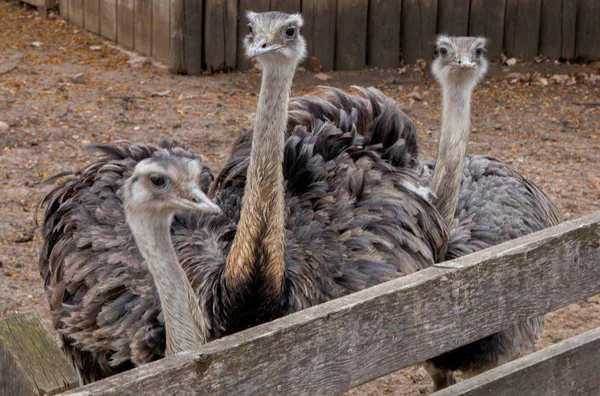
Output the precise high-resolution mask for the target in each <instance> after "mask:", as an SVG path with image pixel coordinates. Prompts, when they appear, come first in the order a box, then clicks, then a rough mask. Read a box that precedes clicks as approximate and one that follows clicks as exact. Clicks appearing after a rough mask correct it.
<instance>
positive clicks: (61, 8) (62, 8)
mask: <svg viewBox="0 0 600 396" xmlns="http://www.w3.org/2000/svg"><path fill="white" fill-rule="evenodd" d="M58 12H59V13H60V16H61V17H62V18H63V19H64V20H65V21H67V22H68V21H69V0H60V1H59V2H58Z"/></svg>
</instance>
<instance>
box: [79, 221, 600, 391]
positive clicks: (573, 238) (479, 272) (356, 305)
mask: <svg viewBox="0 0 600 396" xmlns="http://www.w3.org/2000/svg"><path fill="white" fill-rule="evenodd" d="M599 239H600V212H598V213H596V214H593V215H591V216H587V217H583V218H580V219H577V220H573V221H569V222H565V223H562V224H560V225H558V226H556V227H552V228H549V229H546V230H543V231H540V232H537V233H534V234H530V235H527V236H525V237H522V238H519V239H515V240H513V241H509V242H506V243H503V244H501V245H497V246H494V247H491V248H489V249H485V250H482V251H480V252H477V253H475V254H472V255H468V256H464V257H461V258H459V259H457V260H453V261H449V262H444V263H440V264H439V265H438V266H437V267H433V268H428V269H425V270H422V271H419V272H417V273H414V274H411V275H407V276H404V277H401V278H398V279H395V280H392V281H390V282H386V283H383V284H380V285H377V286H374V287H372V288H369V289H366V290H363V291H360V292H357V293H354V294H351V295H348V296H345V297H342V298H339V299H336V300H333V301H329V302H327V303H324V304H321V305H318V306H315V307H312V308H308V309H306V310H303V311H301V312H298V313H296V314H292V315H289V316H287V317H284V318H281V319H278V320H275V321H273V322H270V323H266V324H264V325H260V326H257V327H254V328H250V329H248V330H245V331H243V332H240V333H236V334H233V335H231V336H228V337H224V338H221V339H218V340H215V341H213V342H210V343H208V344H206V345H203V346H201V347H200V348H198V350H196V351H193V352H189V353H184V354H180V355H177V356H172V357H169V358H166V359H163V360H161V361H158V362H154V363H150V364H147V365H144V366H141V367H139V368H136V369H134V370H131V371H128V372H126V373H123V374H120V375H117V376H114V377H110V378H107V379H105V380H102V381H99V382H96V383H94V384H91V385H89V386H86V387H84V388H81V389H78V390H74V391H71V392H68V393H67V394H70V395H75V394H79V395H87V396H94V395H103V396H108V395H114V396H120V395H122V394H172V393H178V394H211V395H229V394H256V393H264V394H307V395H312V394H334V393H339V392H341V391H345V390H348V389H351V388H353V387H355V386H357V385H360V384H362V383H364V382H366V381H369V380H371V379H374V378H377V377H379V376H381V375H384V374H388V373H390V372H393V371H396V370H397V369H399V368H402V367H406V366H408V365H411V364H414V363H418V362H422V361H424V360H426V359H429V358H432V357H434V356H437V355H439V354H440V353H443V352H446V351H449V350H453V349H455V348H457V347H459V346H461V345H465V344H468V343H470V342H472V341H475V340H478V339H481V338H483V337H485V336H488V335H490V334H492V333H494V332H497V331H500V330H502V329H506V328H508V327H510V326H512V325H515V324H517V323H520V322H522V321H523V320H525V319H526V318H530V317H534V316H537V315H541V314H544V313H546V312H550V311H553V310H555V309H557V308H560V307H563V306H565V305H568V304H570V303H572V302H575V301H579V300H581V299H584V298H587V297H590V296H592V295H595V294H597V293H598V291H599V290H600V266H599V265H598V263H599V262H600V245H599V244H598V240H599ZM499 301H500V302H501V303H499ZM550 374H552V373H550ZM582 374H584V375H585V371H583V372H582ZM166 378H168V380H165V379H166ZM529 380H530V379H529V378H526V381H529ZM517 394H519V393H517ZM522 394H528V393H522Z"/></svg>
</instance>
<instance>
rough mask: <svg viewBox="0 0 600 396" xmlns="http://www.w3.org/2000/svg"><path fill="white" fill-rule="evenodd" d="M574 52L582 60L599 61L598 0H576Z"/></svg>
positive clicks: (599, 21) (599, 23)
mask: <svg viewBox="0 0 600 396" xmlns="http://www.w3.org/2000/svg"><path fill="white" fill-rule="evenodd" d="M573 1H575V0H573ZM575 52H576V56H578V57H581V58H584V59H600V2H598V0H577V38H576V51H575Z"/></svg>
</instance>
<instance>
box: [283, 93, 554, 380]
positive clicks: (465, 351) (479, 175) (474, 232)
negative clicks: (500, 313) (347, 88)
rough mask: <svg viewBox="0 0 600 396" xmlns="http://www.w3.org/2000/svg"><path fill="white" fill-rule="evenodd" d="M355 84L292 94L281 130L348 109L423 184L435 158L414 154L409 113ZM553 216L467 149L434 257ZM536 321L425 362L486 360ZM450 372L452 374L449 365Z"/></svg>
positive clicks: (530, 228) (494, 360) (499, 356)
mask: <svg viewBox="0 0 600 396" xmlns="http://www.w3.org/2000/svg"><path fill="white" fill-rule="evenodd" d="M360 92H361V93H362V96H357V95H350V94H347V93H344V92H342V91H340V90H339V89H335V88H323V89H322V92H321V93H320V95H319V96H305V97H298V98H292V100H291V103H290V116H289V120H288V123H289V127H288V130H289V129H290V128H293V127H297V126H298V125H303V126H307V127H309V126H310V125H314V124H316V123H318V122H322V121H331V122H333V123H336V124H339V123H343V122H344V121H343V120H344V119H346V118H348V117H349V116H348V115H349V114H351V115H352V117H353V118H354V119H356V120H357V124H360V125H363V126H364V141H363V143H362V144H363V146H364V147H369V148H370V149H371V150H373V151H375V152H376V153H378V155H380V156H381V157H382V158H383V159H384V160H385V161H386V162H387V163H388V164H389V165H390V166H392V167H393V169H394V170H403V171H406V170H408V169H411V170H414V171H416V172H418V173H419V174H420V176H419V179H420V183H419V184H415V185H414V188H412V190H414V191H418V190H419V188H421V187H420V186H430V184H431V180H432V176H433V170H434V167H435V164H436V161H435V160H430V161H427V162H422V161H421V160H420V159H419V153H418V146H417V138H416V131H415V129H414V126H413V123H412V122H411V120H410V119H409V117H408V116H407V115H406V114H405V113H403V112H402V111H400V110H399V108H398V105H397V104H396V103H395V102H394V101H393V100H391V99H389V98H387V97H385V95H383V94H382V93H381V92H379V91H377V90H376V89H374V88H369V89H360ZM559 222H560V216H559V214H558V210H557V209H556V207H555V205H554V204H553V203H552V201H551V200H550V199H549V198H548V196H547V195H546V194H545V193H544V192H543V191H542V190H541V189H540V188H539V186H537V185H536V184H535V183H534V182H533V181H531V180H529V179H527V178H525V177H523V176H522V175H520V174H519V173H518V172H516V171H515V170H513V169H512V168H510V167H509V166H507V165H505V164H503V163H502V162H500V161H498V160H497V159H494V158H492V157H489V156H480V155H473V156H468V157H467V158H466V159H465V160H464V170H463V177H462V183H461V185H460V192H459V199H458V206H457V208H456V211H455V214H454V222H453V224H452V227H451V230H450V238H449V241H448V247H447V251H446V253H445V254H444V255H443V256H442V258H441V260H442V261H444V260H450V259H453V258H456V257H460V256H463V255H466V254H469V253H474V252H476V251H479V250H481V249H484V248H486V247H489V246H493V245H496V244H499V243H502V242H506V241H509V240H511V239H515V238H518V237H521V236H524V235H527V234H529V233H532V232H535V231H539V230H542V229H544V228H547V227H551V226H554V225H556V224H558V223H559ZM543 323H544V318H543V317H539V318H532V319H530V320H528V321H526V322H524V323H522V324H521V325H518V326H515V327H513V328H510V329H507V330H506V331H503V332H500V333H496V334H493V335H491V336H489V337H486V338H485V339H482V340H480V341H477V342H474V343H471V344H469V345H466V346H464V347H461V348H458V349H457V350H454V351H451V352H448V353H446V354H443V355H441V356H439V357H437V358H435V359H432V362H433V363H434V365H435V366H436V367H437V368H438V369H440V370H447V371H454V370H464V371H479V370H482V369H486V368H490V367H493V366H495V365H497V364H499V363H501V362H502V361H506V360H510V359H513V358H515V357H517V356H518V355H519V354H520V353H521V351H522V350H524V349H526V348H529V347H531V346H532V345H533V342H534V340H535V339H536V338H537V337H538V336H539V333H540V331H541V328H542V327H543ZM444 374H448V373H444ZM449 380H450V381H453V376H451V373H449Z"/></svg>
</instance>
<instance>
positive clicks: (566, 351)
mask: <svg viewBox="0 0 600 396" xmlns="http://www.w3.org/2000/svg"><path fill="white" fill-rule="evenodd" d="M599 356H600V328H596V329H594V330H590V331H588V332H586V333H583V334H581V335H578V336H576V337H573V338H570V339H568V340H565V341H562V342H560V343H558V344H555V345H552V346H550V347H548V348H545V349H542V350H540V351H538V352H535V353H532V354H531V355H528V356H525V357H522V358H520V359H518V360H515V361H512V362H510V363H507V364H505V365H503V366H500V367H498V368H496V369H494V370H490V371H488V372H486V373H484V374H482V375H479V376H477V377H473V378H470V379H468V380H466V381H463V382H461V383H459V384H457V385H454V386H452V387H450V388H446V389H444V390H443V391H440V392H437V393H434V396H487V395H494V396H513V395H544V396H564V395H595V394H598V390H599V389H600V376H599V375H598V373H599V372H600V359H598V357H599Z"/></svg>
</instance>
